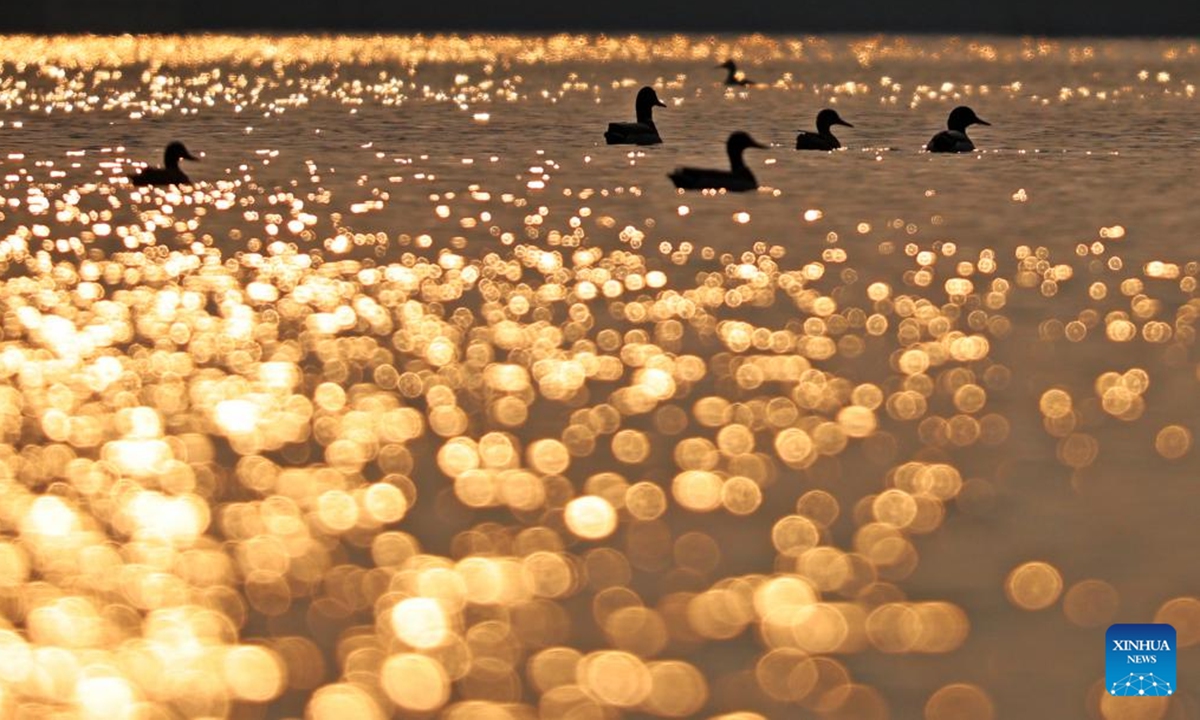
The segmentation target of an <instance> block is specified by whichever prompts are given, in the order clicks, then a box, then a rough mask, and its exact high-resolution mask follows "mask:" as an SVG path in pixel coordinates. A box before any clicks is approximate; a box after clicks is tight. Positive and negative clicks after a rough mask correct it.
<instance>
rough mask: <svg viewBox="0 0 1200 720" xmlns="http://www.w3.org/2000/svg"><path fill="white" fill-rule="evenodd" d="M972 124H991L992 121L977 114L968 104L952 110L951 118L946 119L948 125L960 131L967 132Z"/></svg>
mask: <svg viewBox="0 0 1200 720" xmlns="http://www.w3.org/2000/svg"><path fill="white" fill-rule="evenodd" d="M971 125H991V123H990V122H988V121H986V120H984V119H983V118H981V117H979V116H978V115H976V114H975V111H974V110H972V109H971V108H969V107H967V106H966V105H959V106H958V107H956V108H954V109H953V110H951V111H950V119H949V120H947V121H946V126H947V127H949V128H950V129H951V130H957V131H958V132H966V131H967V128H968V127H969V126H971Z"/></svg>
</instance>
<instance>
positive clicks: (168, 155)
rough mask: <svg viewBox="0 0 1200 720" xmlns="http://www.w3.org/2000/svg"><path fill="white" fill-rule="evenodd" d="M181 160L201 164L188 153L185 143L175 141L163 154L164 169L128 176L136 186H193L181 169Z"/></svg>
mask: <svg viewBox="0 0 1200 720" xmlns="http://www.w3.org/2000/svg"><path fill="white" fill-rule="evenodd" d="M180 160H191V161H193V162H199V161H200V159H199V158H197V157H195V156H194V155H192V154H191V153H190V152H188V149H187V148H186V147H184V145H183V143H181V142H179V141H178V140H175V141H173V142H171V143H170V144H168V145H167V149H166V151H165V152H164V153H163V167H160V168H155V167H149V168H145V169H143V170H142V171H141V172H138V173H133V174H131V175H127V176H126V177H128V178H129V181H130V182H132V183H133V184H134V185H191V184H192V181H191V180H190V179H188V176H187V175H186V174H185V173H184V172H183V170H180V169H179V161H180Z"/></svg>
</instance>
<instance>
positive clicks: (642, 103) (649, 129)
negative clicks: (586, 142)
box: [604, 86, 667, 145]
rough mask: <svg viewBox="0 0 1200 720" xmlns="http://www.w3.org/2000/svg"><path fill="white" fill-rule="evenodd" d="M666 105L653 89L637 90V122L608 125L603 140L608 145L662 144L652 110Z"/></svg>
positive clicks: (635, 104) (635, 102)
mask: <svg viewBox="0 0 1200 720" xmlns="http://www.w3.org/2000/svg"><path fill="white" fill-rule="evenodd" d="M666 106H667V104H666V103H664V102H663V101H662V100H659V99H658V93H656V92H654V88H652V87H649V86H646V87H644V88H642V89H641V90H638V94H637V99H636V100H635V101H634V108H635V109H636V111H637V122H615V123H609V124H608V130H606V131H605V133H604V140H605V142H607V143H608V144H609V145H657V144H658V143H661V142H662V138H661V137H659V135H658V128H656V127H654V117H653V113H654V108H656V107H666Z"/></svg>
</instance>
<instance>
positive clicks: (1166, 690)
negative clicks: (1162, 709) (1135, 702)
mask: <svg viewBox="0 0 1200 720" xmlns="http://www.w3.org/2000/svg"><path fill="white" fill-rule="evenodd" d="M1104 644H1105V646H1106V647H1107V648H1108V649H1107V650H1106V652H1105V656H1104V684H1105V686H1106V688H1107V690H1108V693H1109V694H1110V695H1118V696H1122V697H1128V696H1133V697H1136V696H1139V695H1144V696H1162V695H1173V694H1174V693H1175V687H1176V686H1175V628H1174V627H1172V626H1170V625H1164V624H1158V623H1154V624H1151V623H1146V624H1141V625H1133V624H1127V625H1112V626H1110V627H1109V628H1108V632H1107V633H1105V635H1104Z"/></svg>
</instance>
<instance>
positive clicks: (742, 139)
mask: <svg viewBox="0 0 1200 720" xmlns="http://www.w3.org/2000/svg"><path fill="white" fill-rule="evenodd" d="M725 147H726V148H727V149H728V150H729V152H734V151H737V152H739V153H740V152H742V151H743V150H745V149H746V148H762V149H763V150H766V149H767V146H766V145H763V144H762V143H760V142H758V141H757V140H755V139H754V138H752V137H750V133H747V132H742V131H741V130H738V131H737V132H735V133H733V134H732V135H730V136H729V139H728V140H726V141H725Z"/></svg>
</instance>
